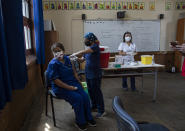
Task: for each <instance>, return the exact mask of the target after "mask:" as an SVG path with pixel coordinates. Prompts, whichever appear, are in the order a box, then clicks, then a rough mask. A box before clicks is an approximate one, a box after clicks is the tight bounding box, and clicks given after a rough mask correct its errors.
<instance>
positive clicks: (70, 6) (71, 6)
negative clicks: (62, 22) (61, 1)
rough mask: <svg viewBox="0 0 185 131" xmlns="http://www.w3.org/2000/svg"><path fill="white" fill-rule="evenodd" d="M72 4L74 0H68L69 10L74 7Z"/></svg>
mask: <svg viewBox="0 0 185 131" xmlns="http://www.w3.org/2000/svg"><path fill="white" fill-rule="evenodd" d="M74 5H75V4H74V2H73V1H70V2H69V9H70V10H73V9H74Z"/></svg>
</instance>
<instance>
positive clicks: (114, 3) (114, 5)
mask: <svg viewBox="0 0 185 131" xmlns="http://www.w3.org/2000/svg"><path fill="white" fill-rule="evenodd" d="M111 9H112V10H115V9H116V2H115V1H111Z"/></svg>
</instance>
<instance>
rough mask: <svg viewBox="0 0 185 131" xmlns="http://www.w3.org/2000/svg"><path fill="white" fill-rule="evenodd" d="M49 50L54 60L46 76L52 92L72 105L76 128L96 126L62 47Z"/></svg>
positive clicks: (54, 45) (82, 128)
mask: <svg viewBox="0 0 185 131" xmlns="http://www.w3.org/2000/svg"><path fill="white" fill-rule="evenodd" d="M51 50H52V52H53V54H54V58H53V59H52V60H51V61H50V63H49V65H48V68H47V74H48V78H49V80H51V82H52V83H51V85H52V90H53V92H54V93H55V95H56V96H57V97H59V98H61V99H64V100H66V101H67V102H69V103H70V104H71V105H72V107H73V108H74V112H75V115H76V125H77V126H78V128H80V129H81V130H86V129H87V128H86V126H87V123H88V124H89V125H90V126H96V122H95V121H94V119H93V117H92V114H91V108H90V101H89V98H88V95H87V94H86V93H85V92H84V90H83V88H82V85H81V83H80V81H79V79H78V76H77V73H76V71H75V69H74V66H73V65H72V64H71V61H70V59H69V57H68V56H66V55H64V51H65V49H64V46H63V45H62V44H61V43H54V44H53V45H52V47H51Z"/></svg>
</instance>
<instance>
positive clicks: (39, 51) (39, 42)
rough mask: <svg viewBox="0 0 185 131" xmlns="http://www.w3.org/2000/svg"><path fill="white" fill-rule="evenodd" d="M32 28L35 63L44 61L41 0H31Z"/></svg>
mask: <svg viewBox="0 0 185 131" xmlns="http://www.w3.org/2000/svg"><path fill="white" fill-rule="evenodd" d="M33 14H34V28H35V43H36V55H37V63H38V64H44V63H45V46H44V21H43V7H42V0H33Z"/></svg>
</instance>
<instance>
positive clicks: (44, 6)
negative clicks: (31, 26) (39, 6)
mask: <svg viewBox="0 0 185 131" xmlns="http://www.w3.org/2000/svg"><path fill="white" fill-rule="evenodd" d="M43 9H44V10H49V2H48V1H44V2H43Z"/></svg>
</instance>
